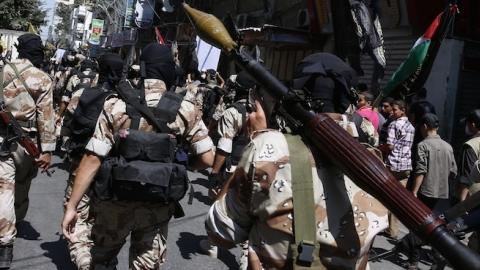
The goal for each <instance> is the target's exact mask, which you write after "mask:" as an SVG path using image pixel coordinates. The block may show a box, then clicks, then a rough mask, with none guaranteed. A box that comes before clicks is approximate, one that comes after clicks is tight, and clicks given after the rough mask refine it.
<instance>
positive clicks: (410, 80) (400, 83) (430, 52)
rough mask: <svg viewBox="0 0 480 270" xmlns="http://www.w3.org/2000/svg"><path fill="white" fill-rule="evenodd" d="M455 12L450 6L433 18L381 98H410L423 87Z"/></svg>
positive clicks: (455, 7)
mask: <svg viewBox="0 0 480 270" xmlns="http://www.w3.org/2000/svg"><path fill="white" fill-rule="evenodd" d="M457 12H458V8H457V6H456V5H452V6H450V7H449V8H447V10H446V11H444V12H442V13H440V14H439V15H438V16H437V17H436V18H435V20H434V21H433V22H432V23H431V24H430V26H429V27H428V29H427V31H426V32H425V33H424V34H423V36H421V37H420V38H419V39H418V40H417V42H415V45H414V46H413V48H412V49H411V50H410V53H409V55H408V57H407V59H406V60H405V61H404V62H403V63H402V64H401V65H400V67H399V68H398V69H397V71H395V73H394V74H393V76H392V78H391V79H390V81H389V82H388V83H387V85H386V86H385V88H384V89H383V91H382V93H381V95H382V96H383V97H387V96H394V97H405V96H410V95H413V94H415V92H416V91H417V90H419V89H420V88H421V87H422V86H423V84H424V83H425V81H426V80H427V78H428V75H429V74H430V70H431V69H432V66H433V61H434V60H435V57H436V56H437V53H438V50H439V49H440V45H441V43H442V41H443V39H444V38H445V35H446V33H447V30H448V29H449V27H450V25H451V22H452V21H453V19H454V16H455V13H457Z"/></svg>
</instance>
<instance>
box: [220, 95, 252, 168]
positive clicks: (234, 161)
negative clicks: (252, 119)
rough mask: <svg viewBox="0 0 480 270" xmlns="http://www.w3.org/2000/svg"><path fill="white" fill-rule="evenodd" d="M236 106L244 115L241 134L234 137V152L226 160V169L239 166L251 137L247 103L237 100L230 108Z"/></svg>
mask: <svg viewBox="0 0 480 270" xmlns="http://www.w3.org/2000/svg"><path fill="white" fill-rule="evenodd" d="M231 107H233V108H235V109H236V110H237V111H238V112H239V113H240V114H241V115H242V129H241V130H240V132H239V134H238V135H237V136H235V138H233V141H232V152H231V153H230V156H229V157H228V158H227V160H226V162H225V167H226V169H228V170H230V169H231V167H232V166H237V165H238V163H239V162H240V159H241V158H242V154H243V149H245V147H246V146H247V145H248V143H249V142H250V137H249V136H248V134H247V130H246V126H247V123H246V122H247V108H246V107H245V104H243V103H240V102H236V103H233V104H232V105H231V106H230V107H229V108H231Z"/></svg>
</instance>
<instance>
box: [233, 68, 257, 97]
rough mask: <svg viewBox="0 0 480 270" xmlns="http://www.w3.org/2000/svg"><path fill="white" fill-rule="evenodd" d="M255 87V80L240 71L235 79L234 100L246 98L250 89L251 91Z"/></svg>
mask: <svg viewBox="0 0 480 270" xmlns="http://www.w3.org/2000/svg"><path fill="white" fill-rule="evenodd" d="M255 86H256V82H255V80H254V79H253V78H252V77H251V76H250V75H249V74H248V73H247V72H246V71H244V70H242V71H240V72H239V73H238V75H237V78H236V79H235V98H234V100H240V99H244V98H248V94H249V91H250V89H253V88H254V87H255Z"/></svg>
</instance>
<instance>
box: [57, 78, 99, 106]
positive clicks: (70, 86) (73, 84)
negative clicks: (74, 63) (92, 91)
mask: <svg viewBox="0 0 480 270" xmlns="http://www.w3.org/2000/svg"><path fill="white" fill-rule="evenodd" d="M82 73H83V74H84V75H87V76H90V75H93V74H95V77H94V78H93V79H91V78H89V77H86V78H82V79H80V78H79V76H78V74H74V75H72V77H70V79H69V80H68V83H67V86H66V87H65V92H64V93H63V96H62V101H63V102H67V103H68V102H70V99H71V98H72V95H73V93H74V92H75V90H79V89H77V86H78V85H79V84H85V85H90V87H95V86H96V85H97V82H98V74H97V73H96V72H93V71H83V72H82Z"/></svg>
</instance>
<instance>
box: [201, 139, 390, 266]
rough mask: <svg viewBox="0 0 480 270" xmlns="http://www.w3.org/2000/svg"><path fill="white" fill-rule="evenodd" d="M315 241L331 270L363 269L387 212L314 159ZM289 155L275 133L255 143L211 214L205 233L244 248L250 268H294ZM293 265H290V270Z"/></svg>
mask: <svg viewBox="0 0 480 270" xmlns="http://www.w3.org/2000/svg"><path fill="white" fill-rule="evenodd" d="M308 154H309V155H310V160H311V164H312V172H313V180H314V183H313V188H314V200H315V204H316V208H315V212H316V224H317V241H318V242H319V243H320V244H321V247H320V252H321V254H320V258H321V259H322V262H323V264H324V265H325V267H327V268H328V269H330V268H335V269H368V250H369V249H370V246H371V244H372V243H373V239H374V237H375V235H376V234H377V233H379V232H380V231H382V230H384V229H385V228H386V227H387V225H388V218H387V210H386V209H385V207H384V206H383V205H381V204H380V202H378V201H377V200H376V199H375V198H373V197H372V196H371V195H369V194H368V193H366V192H365V191H363V190H362V189H360V188H359V187H358V186H357V185H355V184H354V183H353V182H352V181H351V180H350V179H349V178H348V177H346V176H345V175H344V174H343V173H342V172H341V171H340V170H339V169H338V168H336V167H334V166H332V165H331V164H329V163H327V162H324V161H322V159H321V157H320V156H319V155H318V154H316V155H315V156H316V157H317V158H316V159H314V158H313V155H312V153H308ZM290 170H291V165H290V163H289V149H288V145H287V142H286V139H285V137H284V135H283V134H282V133H280V132H278V131H274V130H263V131H258V132H256V133H255V134H254V135H253V136H252V142H251V143H250V144H249V145H248V146H247V148H246V149H245V152H244V154H243V157H242V160H241V161H240V164H239V165H238V167H237V170H236V171H235V173H234V176H233V178H231V182H230V183H229V185H228V189H227V190H226V193H225V194H223V195H222V196H221V197H220V198H219V199H218V200H217V201H216V202H215V203H214V204H213V205H212V207H211V208H210V211H209V213H208V216H207V220H206V229H207V232H208V234H209V236H210V238H211V239H212V240H214V241H215V242H217V243H224V244H226V245H229V244H233V243H240V242H242V241H245V240H248V241H249V254H248V256H249V267H250V269H271V268H275V269H277V268H278V269H283V268H289V267H291V260H290V257H289V256H291V255H290V251H289V248H290V244H291V243H292V242H293V241H294V237H293V212H292V211H293V204H292V188H291V181H292V179H291V171H290ZM289 263H290V266H289Z"/></svg>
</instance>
